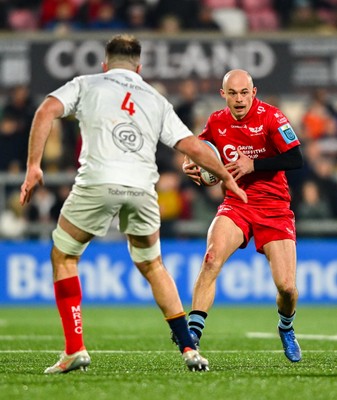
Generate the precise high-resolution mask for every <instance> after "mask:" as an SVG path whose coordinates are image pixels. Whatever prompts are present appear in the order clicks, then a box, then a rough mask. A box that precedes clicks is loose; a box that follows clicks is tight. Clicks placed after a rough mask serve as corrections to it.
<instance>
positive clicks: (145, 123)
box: [49, 69, 193, 191]
mask: <svg viewBox="0 0 337 400" xmlns="http://www.w3.org/2000/svg"><path fill="white" fill-rule="evenodd" d="M49 96H53V97H56V98H57V99H58V100H60V101H61V102H62V104H63V105H64V114H63V117H66V116H68V115H70V114H74V115H75V116H76V118H77V119H78V121H79V126H80V130H81V135H82V150H81V154H80V157H79V162H80V168H79V169H78V174H77V176H76V183H77V184H79V185H93V184H95V185H97V184H106V183H115V184H121V185H125V186H131V187H138V188H142V189H145V190H150V191H153V190H154V184H155V183H156V182H157V181H158V178H159V174H158V168H157V165H156V160H155V153H156V149H157V143H158V141H161V142H163V143H164V144H166V145H167V146H169V147H173V146H174V145H175V144H176V143H177V142H178V141H179V140H180V139H183V138H185V137H187V136H190V135H193V134H192V132H191V131H190V130H189V129H188V128H187V127H186V126H185V125H184V124H183V123H182V121H181V120H180V119H179V118H178V116H177V115H176V113H175V112H174V110H173V107H172V105H171V104H170V103H169V102H168V101H167V100H166V99H165V98H164V97H163V96H162V95H160V94H159V93H158V92H157V91H156V90H155V89H154V88H152V87H151V86H150V85H149V84H148V83H146V82H144V81H143V79H142V77H141V76H140V75H139V74H137V73H136V72H133V71H129V70H125V69H112V70H110V71H108V72H105V73H101V74H96V75H84V76H79V77H76V78H74V79H73V80H72V81H70V82H68V83H66V84H65V85H64V86H62V87H60V88H59V89H57V90H55V91H54V92H52V93H50V94H49Z"/></svg>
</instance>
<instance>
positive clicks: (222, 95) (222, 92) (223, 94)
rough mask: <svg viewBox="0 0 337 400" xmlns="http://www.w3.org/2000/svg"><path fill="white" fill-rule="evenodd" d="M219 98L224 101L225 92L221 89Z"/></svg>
mask: <svg viewBox="0 0 337 400" xmlns="http://www.w3.org/2000/svg"><path fill="white" fill-rule="evenodd" d="M220 96H221V97H222V98H223V99H226V93H225V91H224V90H223V89H222V88H221V89H220Z"/></svg>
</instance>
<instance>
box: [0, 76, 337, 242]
mask: <svg viewBox="0 0 337 400" xmlns="http://www.w3.org/2000/svg"><path fill="white" fill-rule="evenodd" d="M200 84H201V83H200V82H198V81H196V80H192V79H188V80H186V81H184V82H183V83H182V84H181V85H180V88H179V93H178V95H177V96H175V97H174V98H172V99H171V101H172V102H173V104H174V107H175V110H176V112H177V113H178V115H179V116H180V118H181V119H182V120H183V121H184V123H185V124H186V125H187V126H188V127H189V128H190V129H191V130H192V131H193V132H194V133H195V134H196V135H198V134H199V133H200V132H201V130H202V128H203V125H204V124H205V121H206V119H207V117H208V115H209V113H210V112H211V111H214V110H215V109H220V108H221V107H223V106H224V104H223V102H222V100H221V99H220V98H219V103H217V104H216V106H215V105H213V104H211V105H210V104H209V102H208V100H207V99H205V97H204V96H203V95H200V93H201V92H202V91H201V90H200V89H201V88H200V87H199V86H200ZM157 89H158V90H160V91H161V92H162V93H163V94H164V95H167V93H166V92H165V87H164V86H163V85H162V84H160V85H159V84H158V87H157ZM260 98H261V97H260ZM261 99H262V100H265V101H267V102H270V103H273V104H275V105H276V106H278V107H279V108H280V109H281V110H282V109H283V104H282V101H281V99H279V98H277V97H276V96H272V97H268V98H263V97H262V98H261ZM207 105H208V107H207ZM36 106H37V104H36V103H35V101H34V99H33V97H32V95H31V93H30V89H29V87H28V86H22V85H21V86H17V87H14V88H12V89H11V90H10V91H9V93H8V96H7V100H6V101H5V103H4V104H3V106H2V107H1V113H0V173H6V174H7V178H9V179H8V182H9V184H6V185H0V186H1V188H0V189H1V190H2V191H3V192H4V193H3V196H1V194H0V197H3V198H5V199H6V204H5V207H4V208H3V209H0V237H2V238H17V239H20V238H27V237H29V238H32V239H35V238H40V239H41V238H49V236H50V231H51V229H52V228H53V227H54V226H55V222H56V220H57V218H58V214H59V211H60V208H61V206H62V204H63V201H64V199H65V198H66V197H67V195H68V193H69V191H70V189H71V186H72V183H73V175H72V174H75V172H76V169H77V167H78V164H77V159H78V155H79V151H80V148H81V139H80V132H79V129H78V125H77V122H76V121H75V120H74V119H72V118H66V119H63V120H60V121H57V123H55V124H54V126H53V131H52V132H51V135H50V138H49V140H48V143H47V146H46V149H45V153H44V158H43V169H44V171H45V174H51V175H53V174H55V173H61V172H62V173H64V172H65V171H66V172H69V173H70V176H71V179H69V180H68V181H64V180H63V178H62V179H58V180H55V182H54V183H53V184H50V185H48V184H46V185H45V186H43V187H38V188H37V189H36V191H35V194H34V197H33V199H32V201H31V203H30V204H29V205H28V206H25V207H21V206H20V204H19V184H11V183H10V182H11V179H10V177H11V176H17V174H18V173H20V172H21V173H23V172H24V171H25V163H26V154H27V142H28V135H29V127H30V124H31V122H32V118H33V114H34V110H35V108H36ZM210 108H211V109H210ZM301 110H302V111H301V112H300V113H299V114H298V115H297V116H296V118H294V115H293V116H292V118H290V119H291V120H292V124H293V126H294V128H295V131H296V133H297V134H298V136H299V138H300V140H301V143H302V148H303V153H304V157H305V166H304V168H302V169H301V170H298V171H290V172H289V173H288V179H289V184H290V188H291V193H292V197H293V202H292V207H293V209H294V211H295V213H296V217H297V221H298V223H301V221H311V222H314V224H315V226H316V228H317V227H318V228H319V227H320V226H321V224H322V223H323V222H324V221H331V220H336V218H337V108H336V106H335V103H334V101H333V99H332V98H330V97H329V93H328V92H327V91H325V90H322V89H318V90H315V91H313V92H312V93H311V95H310V96H308V97H307V100H306V101H303V104H302V107H301ZM157 162H158V168H159V172H160V173H161V177H160V180H159V182H158V185H157V190H158V195H159V204H160V209H161V215H162V221H163V222H162V236H163V237H185V238H190V237H204V235H205V233H206V231H207V228H208V226H209V224H210V222H211V220H212V218H213V216H214V214H215V212H216V209H217V206H218V205H219V204H220V203H221V201H222V198H223V194H222V191H221V187H220V185H216V186H213V187H199V186H197V185H195V184H194V183H193V182H192V181H191V180H190V179H189V178H187V177H186V176H185V175H184V174H183V173H182V169H181V166H182V162H183V158H182V155H181V154H180V153H178V152H177V151H175V150H172V149H169V148H167V147H166V146H164V145H161V144H159V146H158V151H157ZM55 175H57V174H55ZM300 234H301V235H302V236H303V235H306V234H305V232H300ZM334 234H336V232H334ZM118 235H119V234H118V231H117V229H116V227H112V236H111V237H110V238H112V239H114V238H117V239H118V238H119V236H118ZM307 235H309V236H310V235H311V233H310V232H307ZM107 238H108V239H109V236H108V237H107Z"/></svg>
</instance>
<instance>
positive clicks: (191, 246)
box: [0, 240, 337, 305]
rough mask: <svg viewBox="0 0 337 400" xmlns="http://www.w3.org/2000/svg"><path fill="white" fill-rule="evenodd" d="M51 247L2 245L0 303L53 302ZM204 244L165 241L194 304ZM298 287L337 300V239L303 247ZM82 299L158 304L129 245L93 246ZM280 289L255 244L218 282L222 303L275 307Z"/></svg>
mask: <svg viewBox="0 0 337 400" xmlns="http://www.w3.org/2000/svg"><path fill="white" fill-rule="evenodd" d="M50 250H51V243H49V242H48V243H41V242H18V243H14V242H2V243H0V254H1V264H0V304H2V305H15V304H16V305H30V304H54V289H53V283H52V269H51V264H50V259H49V254H50ZM204 251H205V241H204V240H196V241H163V242H162V252H163V259H164V263H165V265H166V267H167V269H168V270H169V271H170V273H171V274H172V276H173V278H174V279H175V281H176V283H177V286H178V290H179V293H180V295H181V298H182V301H183V302H185V303H187V304H189V303H190V302H191V297H192V290H193V285H194V282H195V279H196V277H197V274H198V272H199V269H200V265H201V262H202V258H203V254H204ZM297 251H298V267H297V286H298V289H299V293H300V302H301V303H334V302H337V241H336V240H301V241H299V243H298V247H297ZM79 270H80V275H81V284H82V290H83V301H84V302H85V303H92V304H112V305H116V304H153V303H154V302H153V298H152V292H151V289H150V287H149V285H148V284H147V282H146V281H145V280H144V278H143V277H142V276H141V274H140V273H139V272H138V270H137V269H136V268H135V267H134V266H133V264H132V262H131V260H130V258H129V254H128V251H127V246H126V243H123V242H122V243H115V242H114V243H102V242H93V243H91V245H90V246H89V247H88V248H87V250H86V252H85V253H84V255H83V257H82V259H81V262H80V265H79ZM275 295H276V290H275V286H274V283H273V280H272V277H271V274H270V270H269V265H268V263H267V261H266V259H265V257H264V256H263V255H261V254H258V253H256V251H255V248H254V245H253V244H250V245H249V246H248V247H247V248H246V249H244V250H238V251H237V252H236V253H235V254H233V255H232V256H231V258H230V259H229V260H228V262H227V263H226V264H225V266H224V267H223V269H222V272H221V274H220V276H219V277H218V280H217V290H216V299H215V300H216V303H218V304H225V303H231V304H244V303H245V304H247V303H252V304H259V303H261V304H268V303H269V304H274V303H275Z"/></svg>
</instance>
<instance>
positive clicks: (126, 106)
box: [121, 92, 136, 115]
mask: <svg viewBox="0 0 337 400" xmlns="http://www.w3.org/2000/svg"><path fill="white" fill-rule="evenodd" d="M130 98H131V93H130V92H127V93H126V95H125V97H124V100H123V103H122V107H121V108H122V110H125V111H128V113H129V114H130V115H133V114H134V113H135V112H136V110H135V103H134V102H133V101H132V100H131V99H130Z"/></svg>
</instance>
